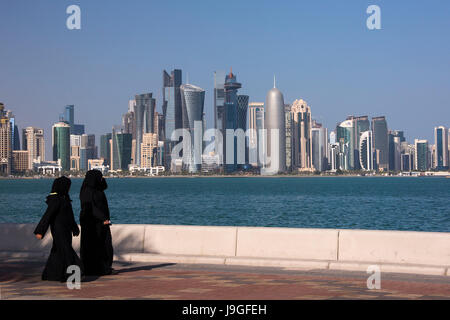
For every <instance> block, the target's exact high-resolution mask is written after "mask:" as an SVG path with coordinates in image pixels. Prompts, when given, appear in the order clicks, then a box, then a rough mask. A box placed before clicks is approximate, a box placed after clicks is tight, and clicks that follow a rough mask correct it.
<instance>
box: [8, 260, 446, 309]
mask: <svg viewBox="0 0 450 320" xmlns="http://www.w3.org/2000/svg"><path fill="white" fill-rule="evenodd" d="M0 261H1V262H0V288H1V298H2V299H6V300H9V299H14V300H17V299H32V300H41V299H162V300H167V299H168V300H253V299H254V300H259V299H264V300H281V299H282V300H293V299H294V300H295V299H299V300H303V299H370V300H371V299H383V300H384V299H446V300H447V299H450V277H448V276H425V275H420V276H418V275H411V274H394V273H383V274H382V275H381V289H371V290H369V289H368V288H367V282H366V281H367V277H368V274H366V273H364V272H349V271H333V270H310V271H303V270H292V269H289V268H261V267H256V268H255V267H245V266H221V265H202V264H197V265H194V264H172V263H130V262H115V263H114V268H115V269H116V271H117V274H115V275H110V276H104V277H100V278H94V277H90V278H89V277H88V278H85V279H84V280H83V281H82V283H81V289H80V290H76V289H74V290H69V289H67V287H66V284H65V283H58V282H48V281H45V282H44V281H41V280H40V276H41V271H42V268H43V265H44V262H45V260H42V259H40V260H28V261H24V260H21V259H19V260H17V259H3V260H0Z"/></svg>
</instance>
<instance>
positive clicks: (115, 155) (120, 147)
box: [111, 128, 140, 171]
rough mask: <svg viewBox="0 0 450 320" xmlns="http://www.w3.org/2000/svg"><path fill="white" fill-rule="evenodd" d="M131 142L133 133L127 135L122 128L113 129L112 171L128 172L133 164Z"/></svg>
mask: <svg viewBox="0 0 450 320" xmlns="http://www.w3.org/2000/svg"><path fill="white" fill-rule="evenodd" d="M131 140H132V135H131V133H125V132H124V130H123V129H120V128H113V129H112V134H111V170H114V171H115V170H121V171H123V170H128V165H129V164H130V163H131ZM139 149H140V148H139ZM139 153H140V152H139Z"/></svg>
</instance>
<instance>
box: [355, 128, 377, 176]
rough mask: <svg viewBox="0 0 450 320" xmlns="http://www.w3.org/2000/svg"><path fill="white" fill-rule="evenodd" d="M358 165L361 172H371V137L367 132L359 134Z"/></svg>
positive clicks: (370, 133) (370, 132)
mask: <svg viewBox="0 0 450 320" xmlns="http://www.w3.org/2000/svg"><path fill="white" fill-rule="evenodd" d="M358 154H359V163H360V167H361V169H362V170H366V171H372V170H373V136H372V131H370V130H368V131H365V132H362V133H361V136H360V138H359V152H358Z"/></svg>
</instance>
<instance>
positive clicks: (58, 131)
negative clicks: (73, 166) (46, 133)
mask: <svg viewBox="0 0 450 320" xmlns="http://www.w3.org/2000/svg"><path fill="white" fill-rule="evenodd" d="M52 146H53V161H58V160H61V167H62V170H63V171H69V170H70V125H69V124H68V123H65V122H58V123H55V124H54V125H53V127H52Z"/></svg>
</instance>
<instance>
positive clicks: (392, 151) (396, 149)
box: [388, 130, 406, 171]
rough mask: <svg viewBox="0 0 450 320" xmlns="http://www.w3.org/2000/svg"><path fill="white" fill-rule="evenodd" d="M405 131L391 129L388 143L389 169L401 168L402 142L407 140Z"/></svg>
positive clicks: (397, 169) (396, 169)
mask: <svg viewBox="0 0 450 320" xmlns="http://www.w3.org/2000/svg"><path fill="white" fill-rule="evenodd" d="M405 141H406V139H405V136H404V134H403V131H398V130H389V131H388V144H389V170H390V171H400V170H401V143H402V142H405Z"/></svg>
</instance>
